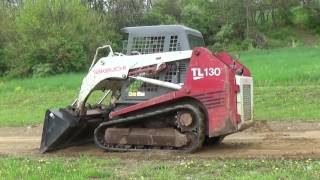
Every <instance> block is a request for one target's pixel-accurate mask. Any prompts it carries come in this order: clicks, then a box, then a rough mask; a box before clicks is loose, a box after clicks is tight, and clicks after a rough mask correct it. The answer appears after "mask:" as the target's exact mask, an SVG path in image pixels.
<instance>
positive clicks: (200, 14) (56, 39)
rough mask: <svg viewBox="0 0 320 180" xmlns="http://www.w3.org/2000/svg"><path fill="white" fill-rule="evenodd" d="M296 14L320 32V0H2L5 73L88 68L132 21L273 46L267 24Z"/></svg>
mask: <svg viewBox="0 0 320 180" xmlns="http://www.w3.org/2000/svg"><path fill="white" fill-rule="evenodd" d="M301 18H302V19H303V20H301ZM297 21H298V22H299V21H303V23H302V24H303V25H302V26H303V28H308V29H312V30H314V31H315V32H320V1H319V0H0V76H12V77H26V76H44V75H51V74H57V73H65V72H78V71H83V70H85V69H86V68H87V67H88V65H89V64H90V63H89V62H90V61H91V59H92V56H93V54H94V51H95V49H96V48H97V47H98V46H100V45H103V44H111V45H112V46H113V47H114V49H116V50H118V51H121V48H122V38H123V37H122V34H121V33H120V31H119V29H121V28H123V27H126V26H139V25H158V24H183V25H186V26H189V27H192V28H194V29H197V30H199V31H201V32H202V33H203V36H204V38H205V42H206V45H207V46H208V47H209V48H210V49H213V50H223V49H231V50H247V49H248V48H250V47H256V48H270V47H272V46H270V44H271V43H270V42H271V41H269V40H268V37H267V35H266V33H265V32H268V31H271V30H273V29H277V28H279V27H290V26H292V25H293V24H295V22H297ZM278 36H282V35H278Z"/></svg>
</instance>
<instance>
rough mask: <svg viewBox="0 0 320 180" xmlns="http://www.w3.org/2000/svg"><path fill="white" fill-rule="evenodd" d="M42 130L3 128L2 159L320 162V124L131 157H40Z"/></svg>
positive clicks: (287, 125) (90, 151)
mask: <svg viewBox="0 0 320 180" xmlns="http://www.w3.org/2000/svg"><path fill="white" fill-rule="evenodd" d="M41 131H42V127H41V126H33V127H19V128H0V155H32V156H40V157H55V156H63V157H70V156H75V157H77V156H80V155H87V156H97V157H105V158H110V157H119V158H121V159H136V160H159V159H160V160H167V159H168V160H179V159H203V160H207V159H288V158H289V159H309V158H311V159H320V122H319V123H316V122H296V121H294V122H284V121H277V122H275V121H274V122H264V121H257V122H256V123H255V125H254V126H253V127H251V128H249V129H247V130H245V131H243V132H239V133H236V134H233V135H229V136H227V137H226V138H225V139H224V140H223V142H222V143H221V144H220V145H217V146H213V145H205V146H204V147H203V148H202V149H201V150H200V151H199V152H197V153H194V154H179V153H173V152H168V151H159V150H153V151H146V152H130V153H110V152H102V151H100V150H99V149H98V148H97V147H95V145H93V144H89V145H85V146H78V147H71V148H67V149H64V150H60V151H57V152H53V153H47V154H40V153H39V151H38V147H39V143H40V139H41Z"/></svg>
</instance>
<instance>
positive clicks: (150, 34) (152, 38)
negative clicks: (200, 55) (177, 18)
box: [121, 25, 204, 55]
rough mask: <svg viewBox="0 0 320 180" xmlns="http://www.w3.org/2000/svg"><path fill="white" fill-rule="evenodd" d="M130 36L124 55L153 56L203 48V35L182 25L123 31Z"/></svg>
mask: <svg viewBox="0 0 320 180" xmlns="http://www.w3.org/2000/svg"><path fill="white" fill-rule="evenodd" d="M121 31H122V32H124V33H127V34H128V40H127V41H126V42H125V43H124V44H123V53H124V54H128V55H130V54H152V53H159V52H170V51H184V50H192V49H193V48H195V47H203V46H204V40H203V37H202V34H201V33H200V32H199V31H197V30H195V29H191V28H189V27H185V26H182V25H158V26H138V27H126V28H123V29H121Z"/></svg>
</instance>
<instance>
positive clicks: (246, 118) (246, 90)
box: [236, 76, 253, 130]
mask: <svg viewBox="0 0 320 180" xmlns="http://www.w3.org/2000/svg"><path fill="white" fill-rule="evenodd" d="M236 83H237V85H239V88H240V91H239V92H238V93H237V111H238V114H240V116H241V122H240V123H239V124H238V129H240V130H241V129H243V128H246V127H245V126H247V125H248V124H251V123H252V122H253V80H252V77H244V76H236Z"/></svg>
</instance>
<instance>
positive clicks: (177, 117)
mask: <svg viewBox="0 0 320 180" xmlns="http://www.w3.org/2000/svg"><path fill="white" fill-rule="evenodd" d="M122 31H123V32H124V33H126V34H127V35H128V40H127V41H126V43H125V44H124V51H123V53H116V52H113V50H112V48H111V46H109V45H106V46H103V47H99V48H98V49H97V51H96V54H95V57H94V59H93V61H92V64H91V66H90V68H89V72H88V74H87V75H86V76H85V78H84V79H83V81H82V85H81V89H80V93H79V95H78V98H77V99H76V100H75V101H74V103H72V105H70V106H68V107H66V108H62V109H49V110H47V112H46V114H45V121H44V127H43V133H42V140H41V146H40V151H41V152H49V151H54V150H57V149H61V148H65V147H68V146H73V145H79V144H82V143H86V142H90V141H91V142H92V141H94V142H95V144H96V145H97V146H98V147H99V148H101V149H103V150H105V151H141V150H149V149H165V150H173V151H178V152H194V151H196V150H198V149H199V148H201V146H202V145H203V144H204V143H218V142H220V141H221V140H222V139H223V138H224V137H225V136H226V135H228V134H231V133H235V132H238V131H240V130H243V129H245V128H246V127H248V126H250V124H252V119H253V86H252V85H253V81H252V77H251V76H250V72H249V70H248V69H247V68H246V67H245V66H244V65H242V64H240V62H239V61H237V60H235V59H234V58H232V57H231V56H230V55H228V54H227V53H224V52H221V53H213V52H210V51H209V50H208V49H206V48H203V46H204V40H203V37H202V34H201V33H200V32H199V31H197V30H194V29H191V28H188V27H185V26H180V25H160V26H140V27H127V28H123V29H122ZM102 49H104V50H103V51H107V53H106V54H107V55H106V56H105V57H102V58H98V56H99V55H98V54H99V51H100V53H101V50H102ZM93 91H103V92H104V95H103V97H102V98H101V100H100V101H98V102H97V103H96V104H94V105H89V104H88V103H87V99H88V97H89V96H90V95H91V94H92V92H93ZM103 102H107V103H103Z"/></svg>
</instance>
